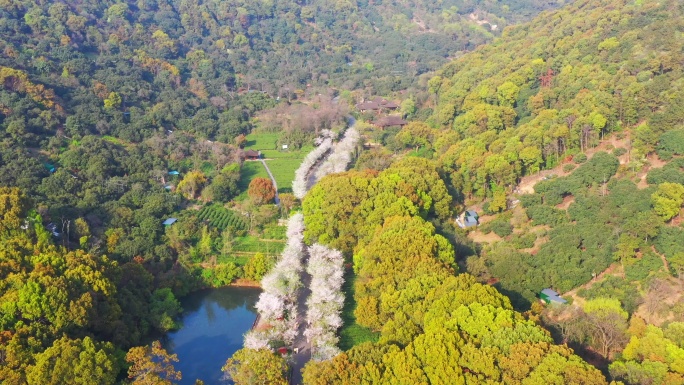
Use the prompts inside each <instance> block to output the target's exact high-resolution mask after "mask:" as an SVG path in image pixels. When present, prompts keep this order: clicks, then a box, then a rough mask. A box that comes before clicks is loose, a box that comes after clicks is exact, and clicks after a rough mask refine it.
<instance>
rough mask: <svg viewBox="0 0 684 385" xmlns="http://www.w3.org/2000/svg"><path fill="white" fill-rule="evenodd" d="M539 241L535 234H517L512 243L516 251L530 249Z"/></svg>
mask: <svg viewBox="0 0 684 385" xmlns="http://www.w3.org/2000/svg"><path fill="white" fill-rule="evenodd" d="M536 240H537V236H536V235H535V234H532V233H530V234H517V235H514V236H513V238H512V239H511V243H513V245H514V246H515V248H516V249H529V248H531V247H533V246H534V242H535V241H536Z"/></svg>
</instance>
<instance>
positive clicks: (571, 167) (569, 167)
mask: <svg viewBox="0 0 684 385" xmlns="http://www.w3.org/2000/svg"><path fill="white" fill-rule="evenodd" d="M575 167H577V166H575V165H574V164H572V163H568V164H566V165H564V166H563V171H565V172H570V171H572V170H574V169H575Z"/></svg>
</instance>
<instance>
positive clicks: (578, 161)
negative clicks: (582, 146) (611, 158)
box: [572, 154, 587, 164]
mask: <svg viewBox="0 0 684 385" xmlns="http://www.w3.org/2000/svg"><path fill="white" fill-rule="evenodd" d="M572 161H573V162H575V163H576V164H582V163H584V162H586V161H587V156H586V155H585V154H577V155H575V156H574V157H572Z"/></svg>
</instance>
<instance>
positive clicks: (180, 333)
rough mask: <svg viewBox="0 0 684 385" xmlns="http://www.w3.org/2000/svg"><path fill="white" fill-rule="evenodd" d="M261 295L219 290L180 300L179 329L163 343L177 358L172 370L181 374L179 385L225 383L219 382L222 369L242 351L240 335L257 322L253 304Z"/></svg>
mask: <svg viewBox="0 0 684 385" xmlns="http://www.w3.org/2000/svg"><path fill="white" fill-rule="evenodd" d="M260 292H261V290H260V289H257V288H245V287H222V288H219V289H210V290H202V291H198V292H195V293H192V294H190V295H188V296H187V297H185V298H183V299H182V300H181V305H183V309H184V312H183V315H182V318H181V323H182V326H181V328H180V329H179V330H177V331H175V332H172V333H169V334H167V335H166V336H165V338H164V339H163V344H164V347H165V348H166V350H167V351H168V352H169V353H175V354H177V355H178V360H179V362H177V363H176V364H175V365H174V366H175V367H176V370H180V371H181V372H182V373H183V380H182V381H180V385H192V384H194V383H195V380H196V379H200V380H202V381H204V383H205V384H206V385H218V384H225V383H226V382H225V381H221V377H222V376H223V372H221V367H222V366H223V365H224V364H225V362H226V360H227V359H228V358H229V357H230V356H231V355H232V354H233V353H234V352H235V351H237V350H238V349H240V348H242V342H243V334H244V333H245V332H246V331H248V330H249V329H250V328H251V327H252V323H253V322H254V319H255V318H256V310H254V304H255V303H256V301H257V300H258V299H259V293H260Z"/></svg>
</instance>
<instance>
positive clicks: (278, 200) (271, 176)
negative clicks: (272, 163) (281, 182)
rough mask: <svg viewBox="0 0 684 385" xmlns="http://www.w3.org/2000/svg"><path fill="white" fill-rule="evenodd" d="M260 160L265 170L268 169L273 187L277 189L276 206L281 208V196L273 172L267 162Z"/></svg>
mask: <svg viewBox="0 0 684 385" xmlns="http://www.w3.org/2000/svg"><path fill="white" fill-rule="evenodd" d="M259 160H260V161H261V164H263V165H264V168H265V169H266V172H267V173H268V176H269V177H270V178H271V182H273V187H274V188H275V204H276V206H278V207H280V196H278V183H276V180H275V178H274V177H273V174H271V170H270V169H269V168H268V165H267V164H266V160H264V159H259Z"/></svg>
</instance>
